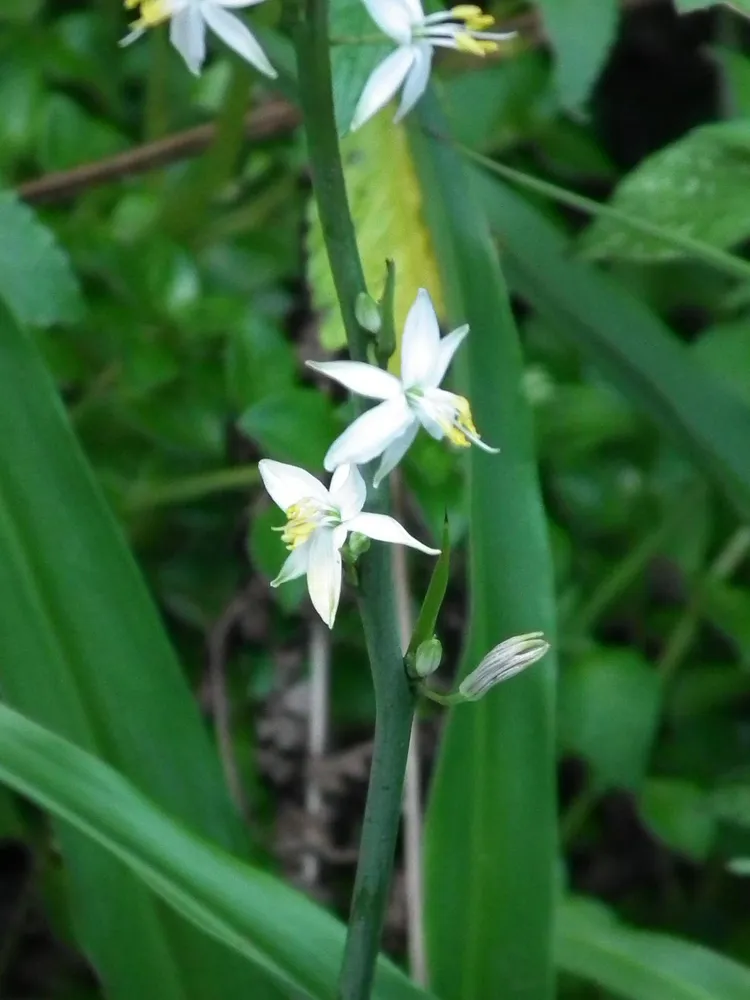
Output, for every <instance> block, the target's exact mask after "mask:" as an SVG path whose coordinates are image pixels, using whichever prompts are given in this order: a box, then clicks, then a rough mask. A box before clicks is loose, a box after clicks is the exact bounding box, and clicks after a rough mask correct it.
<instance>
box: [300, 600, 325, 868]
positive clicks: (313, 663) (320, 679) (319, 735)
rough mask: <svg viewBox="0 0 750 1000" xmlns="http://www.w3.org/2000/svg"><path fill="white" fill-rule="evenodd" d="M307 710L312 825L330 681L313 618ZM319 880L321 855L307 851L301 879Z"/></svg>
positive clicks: (317, 818)
mask: <svg viewBox="0 0 750 1000" xmlns="http://www.w3.org/2000/svg"><path fill="white" fill-rule="evenodd" d="M309 661H310V681H309V690H310V700H309V705H310V710H309V716H308V728H307V775H306V779H307V785H306V788H305V811H306V813H307V816H308V819H309V820H310V822H311V824H312V825H314V826H315V825H317V826H320V825H321V823H322V819H323V816H322V814H323V793H322V791H321V785H320V761H321V760H322V758H323V755H324V754H325V751H326V743H327V740H328V726H329V696H330V686H331V685H330V680H331V637H330V634H329V632H328V629H327V628H326V627H325V625H324V624H323V623H322V622H321V621H319V620H318V618H315V620H314V621H313V623H312V627H311V630H310V649H309ZM319 877H320V853H319V852H316V851H306V852H305V854H304V855H303V857H302V879H303V881H304V882H305V883H306V885H308V886H313V885H315V883H316V882H317V881H318V878H319Z"/></svg>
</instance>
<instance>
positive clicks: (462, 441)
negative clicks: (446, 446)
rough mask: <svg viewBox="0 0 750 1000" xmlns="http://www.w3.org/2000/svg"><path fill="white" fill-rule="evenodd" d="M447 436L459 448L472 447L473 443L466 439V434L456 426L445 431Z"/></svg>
mask: <svg viewBox="0 0 750 1000" xmlns="http://www.w3.org/2000/svg"><path fill="white" fill-rule="evenodd" d="M445 436H446V437H447V438H448V440H449V441H450V442H451V444H455V445H456V446H457V447H459V448H468V447H469V446H470V445H471V441H469V439H468V438H467V437H466V435H465V434H464V432H463V431H462V430H461V429H460V428H459V427H455V426H449V427H447V428H446V430H445Z"/></svg>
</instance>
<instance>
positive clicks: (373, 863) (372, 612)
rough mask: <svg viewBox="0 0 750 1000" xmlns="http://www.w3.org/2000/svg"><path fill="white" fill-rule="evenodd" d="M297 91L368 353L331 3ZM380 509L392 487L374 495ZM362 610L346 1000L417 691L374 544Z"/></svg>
mask: <svg viewBox="0 0 750 1000" xmlns="http://www.w3.org/2000/svg"><path fill="white" fill-rule="evenodd" d="M297 60H298V66H299V84H300V86H299V93H300V99H301V103H302V110H303V114H304V120H305V128H306V132H307V143H308V149H309V154H310V163H311V167H312V178H313V188H314V191H315V196H316V199H317V204H318V214H319V217H320V222H321V228H322V230H323V238H324V240H325V245H326V250H327V252H328V260H329V263H330V266H331V273H332V275H333V282H334V285H335V287H336V294H337V296H338V300H339V306H340V308H341V315H342V318H343V322H344V328H345V330H346V335H347V340H348V343H349V353H350V355H351V357H352V358H354V359H355V360H357V361H365V360H367V341H366V337H365V334H364V332H363V330H362V329H361V328H360V326H359V324H358V323H357V319H356V315H355V303H356V300H357V295H358V294H359V293H360V292H362V291H365V290H366V286H365V279H364V273H363V271H362V263H361V261H360V257H359V251H358V249H357V241H356V237H355V234H354V226H353V224H352V220H351V215H350V213H349V203H348V200H347V196H346V187H345V185H344V172H343V169H342V166H341V154H340V151H339V143H338V136H337V133H336V123H335V118H334V110H333V91H332V86H331V62H330V55H329V40H328V9H327V0H304V4H303V9H302V11H301V17H300V22H299V24H298V26H297ZM373 495H374V496H375V497H376V498H377V499H378V500H379V503H378V506H379V507H380V508H381V509H382V507H383V506H384V505H385V503H387V500H386V495H387V491H385V490H382V491H380V494H377V493H375V494H373V493H372V492H371V494H370V496H371V497H372V496H373ZM358 568H359V580H360V612H361V615H362V623H363V625H364V631H365V640H366V642H367V651H368V655H369V658H370V666H371V669H372V677H373V685H374V687H375V704H376V719H375V740H374V747H373V758H372V768H371V771H370V784H369V787H368V790H367V804H366V806H365V815H364V820H363V826H362V838H361V841H360V848H359V863H358V865H357V875H356V878H355V882H354V894H353V897H352V905H351V913H350V917H349V929H348V933H347V938H346V946H345V948H344V959H343V964H342V968H341V978H340V980H339V989H338V997H339V998H340V1000H367V998H369V996H370V993H371V990H372V982H373V976H374V972H375V963H376V961H377V956H378V950H379V946H380V935H381V930H382V926H383V919H384V916H385V908H386V903H387V899H388V889H389V886H390V882H391V873H392V870H393V856H394V853H395V849H396V838H397V835H398V829H399V820H400V814H401V796H402V791H403V785H404V774H405V771H406V760H407V754H408V751H409V737H410V733H411V724H412V719H413V716H414V705H415V696H414V693H413V691H412V689H411V686H410V684H409V681H408V679H407V677H406V671H405V670H404V664H403V659H402V656H401V648H400V643H399V635H398V621H397V618H396V607H395V601H394V596H393V594H394V591H393V581H392V577H391V565H390V559H389V557H388V551H387V549H386V548H385V547H384V546H382V545H378V544H377V543H376V544H375V545H374V546H373V547H372V549H371V550H370V551H369V552H368V553H367V554H366V555H365V556H364V557H363V558H362V559H361V560H360V563H359V566H358Z"/></svg>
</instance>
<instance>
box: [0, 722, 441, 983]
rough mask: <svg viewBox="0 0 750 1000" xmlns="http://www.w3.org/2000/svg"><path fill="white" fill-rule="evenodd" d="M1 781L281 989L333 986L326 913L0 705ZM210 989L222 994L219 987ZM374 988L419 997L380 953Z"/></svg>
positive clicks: (338, 947) (339, 937) (330, 924)
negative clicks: (113, 860)
mask: <svg viewBox="0 0 750 1000" xmlns="http://www.w3.org/2000/svg"><path fill="white" fill-rule="evenodd" d="M0 781H2V782H4V783H7V784H8V785H9V786H10V787H11V788H14V789H15V790H16V791H18V792H20V793H22V794H24V795H27V796H29V797H30V798H32V799H33V800H34V801H36V802H37V803H38V804H39V805H40V806H42V807H43V808H45V809H49V810H51V811H52V812H54V813H55V814H56V815H57V816H59V817H60V818H61V819H64V820H65V821H66V823H68V824H70V825H72V826H74V827H75V828H76V829H77V830H79V831H80V832H81V833H82V834H85V836H86V837H89V838H91V839H92V840H94V841H96V842H97V843H98V844H99V845H101V846H102V847H103V848H104V849H106V850H107V851H108V852H111V854H113V855H114V856H115V857H116V858H118V859H119V861H121V862H122V863H123V864H125V865H127V866H128V868H130V869H131V871H133V872H134V873H136V874H137V875H138V877H139V878H140V879H142V880H143V881H144V882H145V883H146V884H147V885H149V886H150V887H151V889H153V891H154V892H156V893H158V894H159V895H160V896H162V898H163V899H165V900H166V901H167V902H168V903H169V904H170V906H172V907H174V908H175V909H177V910H178V911H179V912H180V913H182V914H183V915H184V916H185V917H187V919H189V920H190V921H192V922H193V923H194V924H196V925H197V926H198V927H200V928H201V929H202V930H204V931H205V932H207V933H208V934H211V935H213V936H214V937H216V938H217V939H219V940H221V941H222V942H223V943H224V944H226V945H228V946H229V947H231V948H233V949H235V950H236V951H237V952H239V953H240V954H242V955H244V956H246V957H247V958H249V959H250V960H251V962H252V963H254V964H256V965H260V966H262V967H263V968H264V969H265V970H266V971H267V972H268V973H269V974H270V975H272V976H273V978H274V979H275V980H276V981H277V982H278V983H279V984H281V985H282V986H284V987H286V988H288V990H289V995H291V996H295V997H298V996H299V994H300V991H301V992H302V994H303V995H305V996H311V997H314V998H319V1000H329V998H330V997H332V996H334V994H335V989H336V977H337V972H338V966H339V962H340V960H341V954H342V950H343V942H344V928H343V926H342V925H341V924H340V923H339V922H338V921H337V920H336V919H335V918H334V917H332V916H331V915H330V914H329V913H326V912H325V911H324V910H321V909H320V908H319V907H318V906H316V905H315V904H314V903H312V902H310V900H308V899H306V898H305V897H304V896H302V895H301V894H300V893H297V892H295V891H294V890H293V889H291V888H289V887H288V886H286V885H285V884H284V883H283V882H281V881H279V880H278V879H275V878H273V877H272V876H271V875H268V874H266V873H265V872H261V871H258V870H256V869H254V868H251V867H250V866H248V865H244V864H241V863H240V862H239V861H237V860H236V859H235V858H233V857H232V856H231V855H229V854H227V853H226V852H224V851H221V850H219V849H218V848H216V847H214V846H213V845H211V844H209V843H207V842H205V841H202V840H200V839H199V838H198V837H196V836H195V835H194V834H193V833H191V832H190V831H189V830H188V829H187V828H185V827H183V826H182V825H181V824H180V823H177V822H175V821H174V820H173V819H171V818H170V817H169V816H168V815H167V814H166V813H164V812H162V810H160V809H158V808H157V807H156V806H155V805H154V804H152V803H151V802H149V800H148V799H147V798H146V797H145V796H143V795H141V794H140V793H139V792H138V791H136V789H135V788H134V787H133V786H132V785H131V784H129V783H128V782H127V781H125V780H124V779H123V778H122V777H121V776H120V775H118V774H117V773H116V772H115V771H113V770H112V769H111V768H109V767H107V766H106V765H105V764H103V763H101V762H100V761H98V760H97V759H96V758H95V757H92V756H91V755H90V754H87V753H85V752H84V751H82V750H79V749H78V748H77V747H75V746H74V745H73V744H72V743H69V742H68V741H67V740H63V739H61V738H60V737H58V736H55V735H54V734H53V733H50V732H49V731H48V730H46V729H44V728H42V727H41V726H38V725H36V724H35V723H33V722H31V721H29V720H28V719H25V718H24V717H23V716H22V715H19V714H18V713H17V712H14V711H13V710H12V709H9V708H6V707H5V706H2V705H0ZM120 944H121V947H122V946H123V942H120ZM125 950H126V951H128V950H129V946H128V947H127V948H126V949H125ZM247 995H248V996H253V997H255V996H258V995H262V996H265V995H267V994H265V993H263V994H258V993H256V992H253V993H248V994H247ZM215 996H216V997H217V998H219V997H222V998H225V995H224V994H222V993H221V991H220V990H219V989H217V990H216V992H215ZM374 996H375V997H376V998H383V1000H385V998H387V1000H419V998H423V1000H426V998H427V994H426V993H424V992H423V991H422V990H420V989H419V988H418V987H417V986H415V985H414V984H413V983H411V982H410V981H409V980H408V979H407V978H406V976H404V975H403V973H401V972H399V971H398V970H397V969H396V968H395V967H394V966H393V965H391V964H390V963H389V962H387V961H385V960H382V961H381V963H380V965H379V970H378V975H377V980H376V987H375V993H374Z"/></svg>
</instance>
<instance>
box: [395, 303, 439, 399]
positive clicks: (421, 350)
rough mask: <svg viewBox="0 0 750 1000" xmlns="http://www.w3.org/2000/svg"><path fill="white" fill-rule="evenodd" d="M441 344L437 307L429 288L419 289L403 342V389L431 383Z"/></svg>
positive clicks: (410, 311)
mask: <svg viewBox="0 0 750 1000" xmlns="http://www.w3.org/2000/svg"><path fill="white" fill-rule="evenodd" d="M439 345H440V327H439V326H438V321H437V316H436V315H435V307H434V306H433V304H432V299H431V298H430V295H429V293H428V292H427V290H426V289H424V288H420V289H419V291H418V292H417V297H416V299H415V300H414V305H413V306H412V307H411V309H410V310H409V314H408V316H407V317H406V323H405V324H404V337H403V341H402V343H401V381H402V383H403V385H404V388H406V389H408V388H410V386H413V385H422V384H423V383H425V381H426V380H429V378H430V375H431V374H432V369H433V367H434V365H435V359H436V358H437V353H438V347H439Z"/></svg>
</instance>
